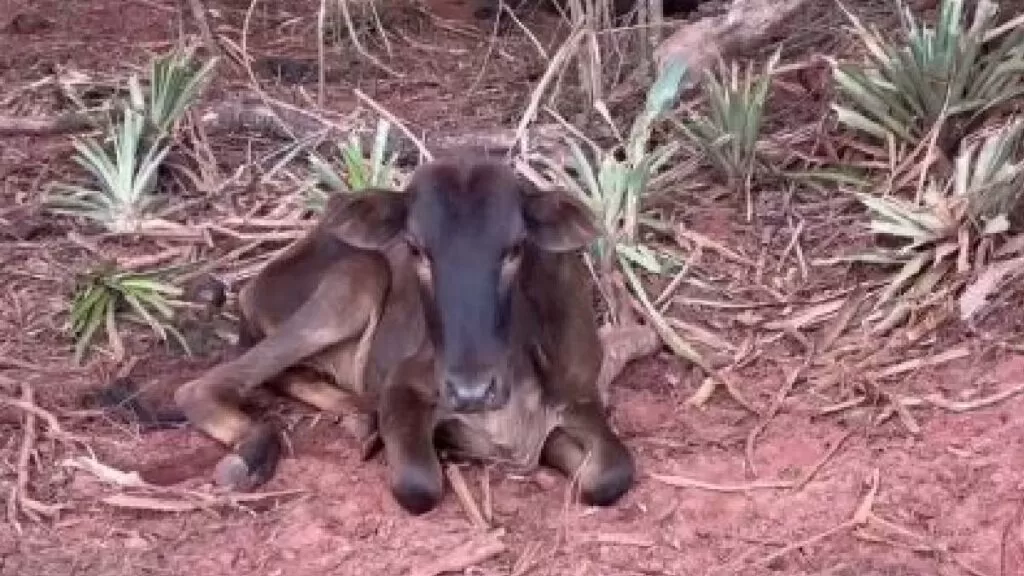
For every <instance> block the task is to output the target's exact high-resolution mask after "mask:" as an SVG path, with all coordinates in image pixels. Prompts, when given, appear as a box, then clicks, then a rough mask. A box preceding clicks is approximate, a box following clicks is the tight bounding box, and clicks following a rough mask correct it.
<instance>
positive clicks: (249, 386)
mask: <svg viewBox="0 0 1024 576" xmlns="http://www.w3.org/2000/svg"><path fill="white" fill-rule="evenodd" d="M345 268H348V269H345ZM330 272H331V274H330V276H329V277H328V279H327V280H325V281H324V282H323V283H321V285H320V286H319V287H318V289H317V290H316V292H314V293H313V295H312V297H311V298H310V299H309V300H308V301H307V302H306V303H305V304H303V305H302V306H301V307H300V308H299V309H298V310H297V311H296V312H295V313H294V314H293V315H292V316H291V317H289V318H288V319H287V320H285V321H284V322H283V323H282V324H281V325H280V326H278V327H276V328H275V329H274V330H273V331H272V332H271V333H270V334H269V335H268V336H266V337H265V338H263V339H262V340H260V341H259V342H256V343H255V344H254V345H253V346H252V347H251V348H249V349H248V350H246V352H245V353H244V354H242V355H241V356H239V357H238V358H236V359H234V360H232V361H230V362H225V363H223V364H220V365H219V366H217V367H215V368H213V369H212V370H210V371H208V372H206V373H205V374H203V375H202V376H200V377H199V378H197V379H195V380H192V381H190V382H187V383H185V384H184V385H182V386H181V387H180V388H179V389H178V390H177V391H176V392H175V394H174V399H175V402H176V403H177V405H178V406H179V407H180V408H181V409H182V411H184V413H185V416H186V417H187V418H188V420H189V422H190V423H191V424H192V425H194V426H195V427H196V428H199V429H200V430H202V431H203V432H204V433H206V434H208V435H209V436H211V437H213V438H214V439H216V440H218V441H219V442H221V443H222V444H225V445H227V446H230V447H231V448H232V453H231V454H228V455H227V456H225V457H224V458H223V459H221V461H220V462H219V463H218V465H217V471H216V476H215V477H216V479H217V481H218V482H219V483H221V484H224V485H227V486H229V487H231V488H233V489H238V490H248V489H252V488H254V487H256V486H259V485H260V484H262V483H264V482H266V481H267V480H269V479H270V478H271V477H272V476H273V474H274V471H275V469H276V467H277V461H278V459H279V458H280V453H281V446H280V437H279V436H278V434H277V431H276V430H275V429H274V428H273V426H271V425H270V424H269V423H266V422H260V423H256V422H254V421H253V419H252V418H251V417H250V416H249V415H247V414H245V413H244V412H243V411H242V410H241V403H242V401H243V400H244V399H245V398H247V397H248V396H250V395H251V394H252V392H253V391H254V390H255V389H256V388H257V387H259V386H261V385H263V384H265V383H266V382H267V381H268V380H270V379H271V378H273V377H275V376H277V375H278V374H280V373H281V372H283V371H284V370H285V369H287V368H289V367H291V366H294V365H296V364H298V363H299V361H300V360H302V359H303V358H306V357H308V356H311V355H313V354H315V353H317V352H319V351H321V350H323V349H324V348H327V347H328V346H331V345H333V344H336V343H338V342H342V341H346V340H349V339H352V338H355V337H358V336H360V335H361V334H362V333H363V332H364V331H365V330H366V329H367V327H368V326H370V325H372V324H373V320H374V319H375V318H376V317H377V315H378V310H379V307H380V300H381V296H382V294H383V287H382V286H380V285H379V284H380V282H377V281H375V278H376V277H375V276H374V275H372V274H367V271H366V269H365V267H355V266H351V267H339V269H338V270H332V271H330ZM335 272H337V273H335ZM356 279H358V282H359V284H358V285H357V284H356V281H357V280H356ZM346 295H347V296H348V297H346Z"/></svg>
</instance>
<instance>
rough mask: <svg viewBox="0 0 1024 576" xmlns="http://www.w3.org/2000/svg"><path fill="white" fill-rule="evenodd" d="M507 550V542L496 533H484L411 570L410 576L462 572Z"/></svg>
mask: <svg viewBox="0 0 1024 576" xmlns="http://www.w3.org/2000/svg"><path fill="white" fill-rule="evenodd" d="M505 550H506V547H505V544H504V543H503V542H502V541H501V540H499V539H498V538H497V537H496V536H495V535H494V534H484V535H482V536H479V537H477V538H474V539H472V540H470V541H469V542H466V543H465V544H463V545H462V546H460V547H458V548H456V549H455V550H452V551H451V552H450V553H449V554H447V555H446V556H444V557H442V558H438V559H437V560H435V561H433V562H431V563H429V564H428V565H426V566H424V567H422V568H419V569H413V570H411V571H410V572H409V573H408V575H409V576H438V575H439V574H444V573H446V572H462V571H464V570H465V569H467V568H469V567H471V566H474V565H476V564H479V563H481V562H484V561H486V560H489V559H491V558H493V557H494V556H497V555H498V554H501V553H502V552H504V551H505Z"/></svg>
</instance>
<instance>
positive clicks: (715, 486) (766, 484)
mask: <svg viewBox="0 0 1024 576" xmlns="http://www.w3.org/2000/svg"><path fill="white" fill-rule="evenodd" d="M651 478H653V479H655V480H657V481H658V482H661V483H662V484H668V485H669V486H675V487H676V488H697V489H700V490H707V491H709V492H726V493H732V492H752V491H754V490H786V489H789V488H793V487H794V486H795V485H796V484H795V483H794V482H793V481H792V480H757V481H753V482H738V483H732V484H720V483H717V482H706V481H704V480H697V479H695V478H686V477H685V476H667V475H662V474H651Z"/></svg>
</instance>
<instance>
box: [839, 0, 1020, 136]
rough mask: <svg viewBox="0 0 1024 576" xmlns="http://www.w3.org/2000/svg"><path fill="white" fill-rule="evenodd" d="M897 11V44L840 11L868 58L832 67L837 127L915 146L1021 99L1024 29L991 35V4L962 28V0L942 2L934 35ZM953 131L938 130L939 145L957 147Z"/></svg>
mask: <svg viewBox="0 0 1024 576" xmlns="http://www.w3.org/2000/svg"><path fill="white" fill-rule="evenodd" d="M896 4H897V7H898V9H899V13H900V16H901V20H902V23H903V32H904V35H905V39H904V40H903V41H902V42H895V41H892V40H888V39H886V38H884V37H883V36H882V35H881V34H880V33H879V32H878V31H877V30H874V29H869V28H868V27H866V26H865V25H864V24H862V23H861V21H860V20H859V19H858V18H857V17H856V16H855V15H854V14H853V13H852V12H850V11H849V10H848V9H846V7H845V6H842V4H841V3H840V6H841V7H842V9H843V11H844V12H845V13H846V15H847V17H848V19H849V20H850V22H851V24H852V25H853V28H854V31H855V33H856V36H857V38H858V39H859V40H860V41H861V43H862V44H863V46H864V48H865V49H866V52H867V55H866V62H863V63H839V62H837V61H835V60H832V62H831V64H832V72H833V77H834V79H835V81H836V87H837V89H838V92H839V94H840V96H841V98H842V102H841V103H835V104H834V105H833V109H834V110H835V112H836V114H837V118H838V121H839V122H840V123H841V124H843V125H845V126H847V127H849V128H851V129H853V130H855V131H858V132H864V133H867V134H869V135H871V136H873V137H875V138H877V139H879V140H881V141H883V142H888V141H902V142H906V143H909V144H911V145H914V144H917V143H918V142H920V141H921V140H922V139H923V138H924V137H925V136H926V135H927V134H928V133H929V132H930V131H931V130H932V129H933V128H935V127H936V125H937V123H939V122H941V121H943V119H946V118H957V119H959V120H961V121H960V122H957V123H956V124H957V125H958V126H967V125H970V124H972V123H973V122H974V121H975V120H977V119H978V118H979V117H980V116H982V115H984V114H985V113H986V112H987V111H988V110H990V109H992V108H993V107H995V106H998V105H1000V104H1002V103H1004V102H1007V101H1009V100H1012V99H1014V98H1017V97H1020V96H1021V95H1024V25H1022V23H1021V22H1019V21H1011V24H1013V25H1012V26H1011V27H1009V28H1001V29H996V28H995V27H994V17H995V14H996V11H997V6H996V4H995V3H994V2H992V1H991V0H979V1H978V2H977V4H976V6H975V13H974V19H973V22H972V23H971V24H970V26H968V25H967V23H966V18H965V16H964V1H963V0H941V2H940V5H939V17H938V23H937V25H936V26H935V27H934V28H932V27H929V26H927V25H925V24H923V23H921V22H920V21H919V20H918V19H917V18H916V17H915V16H914V14H913V13H912V12H911V11H910V10H909V9H908V8H907V7H906V6H905V5H904V4H903V2H902V1H900V0H897V2H896ZM1014 22H1015V23H1014ZM951 126H952V124H947V125H945V126H944V128H945V130H946V132H947V133H946V134H944V137H943V140H951V141H952V142H954V143H955V142H957V141H959V139H960V137H961V136H962V135H963V134H960V133H950V130H951V129H952V128H951ZM954 132H955V130H954Z"/></svg>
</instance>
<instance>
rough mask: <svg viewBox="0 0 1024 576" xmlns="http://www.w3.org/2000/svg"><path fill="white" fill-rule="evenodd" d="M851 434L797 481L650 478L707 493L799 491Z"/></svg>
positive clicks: (844, 436)
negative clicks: (718, 480) (719, 480)
mask: <svg viewBox="0 0 1024 576" xmlns="http://www.w3.org/2000/svg"><path fill="white" fill-rule="evenodd" d="M852 435H853V432H847V433H846V434H843V435H842V436H841V437H840V438H839V440H837V441H836V443H835V444H833V445H832V446H831V447H830V448H829V449H828V450H826V451H825V453H824V454H823V455H822V456H821V458H819V459H818V461H817V462H815V463H814V465H812V466H811V467H810V468H809V469H808V470H807V472H805V473H804V474H803V476H801V477H800V478H799V479H797V480H755V481H751V482H734V483H719V482H708V481H705V480H697V479H696V478H687V477H685V476H670V475H665V474H651V478H653V479H654V480H657V481H658V482H661V483H663V484H668V485H669V486H675V487H677V488H697V489H699V490H707V491H709V492H726V493H732V492H751V491H754V490H800V489H801V488H803V487H804V486H806V485H807V484H808V483H809V482H810V481H811V480H812V479H814V477H815V476H816V475H817V474H818V472H820V471H821V469H822V468H824V467H825V464H827V463H828V461H829V460H831V459H832V457H833V456H835V455H836V452H838V451H839V448H841V447H842V445H843V443H844V442H846V440H847V438H849V437H850V436H852Z"/></svg>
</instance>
